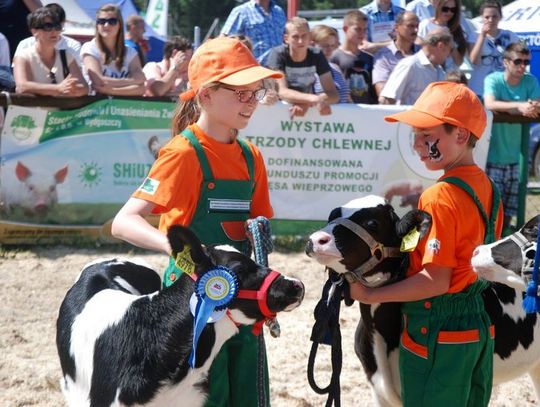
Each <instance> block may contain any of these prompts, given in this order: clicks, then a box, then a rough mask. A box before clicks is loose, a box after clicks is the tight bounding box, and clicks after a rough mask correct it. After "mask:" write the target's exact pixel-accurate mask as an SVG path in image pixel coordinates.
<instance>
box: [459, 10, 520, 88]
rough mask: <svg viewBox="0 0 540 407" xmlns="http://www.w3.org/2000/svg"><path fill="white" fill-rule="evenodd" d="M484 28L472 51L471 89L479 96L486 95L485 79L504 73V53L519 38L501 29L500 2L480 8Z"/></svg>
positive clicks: (477, 37)
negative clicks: (497, 72)
mask: <svg viewBox="0 0 540 407" xmlns="http://www.w3.org/2000/svg"><path fill="white" fill-rule="evenodd" d="M480 16H481V17H482V28H480V29H479V30H478V32H477V34H476V42H475V43H474V46H473V48H472V50H471V62H472V64H473V68H474V69H473V71H472V73H471V80H470V84H469V87H470V88H471V89H472V90H473V92H474V93H476V94H477V95H478V96H481V97H482V96H483V95H484V79H485V77H486V76H488V75H489V74H490V73H492V72H495V71H504V65H503V52H504V50H505V48H506V47H507V46H508V45H510V44H511V43H514V42H519V37H518V36H517V34H515V33H513V32H512V31H508V30H503V29H500V28H499V22H500V21H501V18H502V8H501V4H500V3H499V2H498V1H494V0H488V1H486V2H484V3H483V4H482V5H481V6H480Z"/></svg>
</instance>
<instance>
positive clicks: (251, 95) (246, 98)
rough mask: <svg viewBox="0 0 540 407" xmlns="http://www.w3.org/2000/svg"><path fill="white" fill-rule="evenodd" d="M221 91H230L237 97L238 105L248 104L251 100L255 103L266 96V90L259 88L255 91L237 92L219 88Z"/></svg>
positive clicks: (222, 87) (224, 87)
mask: <svg viewBox="0 0 540 407" xmlns="http://www.w3.org/2000/svg"><path fill="white" fill-rule="evenodd" d="M220 88H221V89H227V90H231V91H233V92H234V93H236V95H237V96H238V101H239V102H240V103H249V102H251V101H252V100H253V99H255V100H256V101H257V102H260V101H261V100H263V98H264V96H265V95H266V88H260V89H256V90H248V89H245V90H238V89H233V88H228V87H226V86H220Z"/></svg>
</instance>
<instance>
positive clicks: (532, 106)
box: [518, 100, 539, 119]
mask: <svg viewBox="0 0 540 407" xmlns="http://www.w3.org/2000/svg"><path fill="white" fill-rule="evenodd" d="M518 111H519V112H520V113H521V114H522V115H523V116H525V117H530V118H533V119H535V118H537V117H538V115H539V112H538V102H536V101H532V100H529V101H527V102H523V103H520V104H519V106H518Z"/></svg>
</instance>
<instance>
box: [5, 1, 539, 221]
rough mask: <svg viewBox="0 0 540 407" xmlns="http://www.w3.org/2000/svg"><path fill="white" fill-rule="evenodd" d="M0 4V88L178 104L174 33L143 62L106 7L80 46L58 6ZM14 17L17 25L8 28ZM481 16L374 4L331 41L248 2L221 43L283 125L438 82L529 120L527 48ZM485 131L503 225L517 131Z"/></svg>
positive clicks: (398, 97)
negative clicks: (245, 66) (261, 72)
mask: <svg viewBox="0 0 540 407" xmlns="http://www.w3.org/2000/svg"><path fill="white" fill-rule="evenodd" d="M8 3H9V4H8ZM8 3H6V4H8V5H7V6H5V7H4V9H5V8H6V7H8V8H9V12H10V13H13V18H12V19H9V18H6V16H5V13H0V90H7V91H10V92H13V91H16V92H19V93H29V94H36V95H48V96H72V97H73V96H82V95H86V94H105V95H118V96H143V95H144V96H169V97H177V96H178V95H179V94H180V93H181V92H183V91H185V90H186V89H188V88H189V83H188V80H187V68H188V64H189V61H190V58H191V56H192V53H193V46H192V44H191V42H190V41H189V40H188V39H186V38H183V37H181V36H173V37H171V38H169V39H168V40H167V42H166V43H165V46H164V53H163V59H162V60H161V61H159V62H147V61H146V55H145V54H146V51H147V42H146V40H145V38H144V32H145V23H144V20H143V19H142V17H140V16H138V15H132V16H128V17H127V18H126V23H125V25H124V19H123V16H122V14H121V12H120V9H119V8H118V7H117V6H115V5H113V4H106V5H104V6H102V7H100V8H99V10H98V11H97V14H96V18H95V37H94V38H93V39H92V40H90V41H88V42H86V43H84V44H82V46H81V44H80V43H79V42H78V41H75V40H74V39H72V38H69V37H67V36H65V35H62V31H63V27H64V24H65V20H66V15H65V11H64V9H63V8H62V7H61V6H60V5H59V4H56V3H51V4H48V5H46V6H45V7H40V6H41V4H40V1H39V0H20V1H15V0H13V1H10V2H8ZM0 11H5V10H0ZM15 15H16V16H15ZM21 15H22V16H23V17H22V18H23V19H24V18H26V24H24V26H21V24H19V25H17V24H14V22H16V21H19V20H20V19H21V17H20V16H21ZM480 17H481V26H480V28H479V29H475V27H474V25H473V24H472V23H471V22H469V21H468V20H467V19H465V18H464V16H463V13H462V5H461V0H413V1H411V2H409V3H408V4H407V5H406V7H405V9H402V8H400V7H397V6H395V5H393V4H392V1H391V0H373V1H372V2H371V3H369V4H368V5H366V6H364V7H362V8H361V9H358V10H357V9H355V10H350V11H349V12H347V13H346V14H345V16H344V18H343V42H342V43H341V44H340V35H339V34H338V32H337V31H336V30H335V29H333V28H331V27H328V26H325V25H322V24H320V25H315V26H313V27H310V25H309V23H308V21H307V20H305V19H304V18H300V17H293V18H292V19H290V20H286V17H285V13H284V11H283V9H282V8H281V7H280V6H279V5H277V4H276V3H275V2H274V0H249V1H247V2H246V3H244V4H242V5H240V6H237V7H235V8H234V9H233V10H232V11H231V13H230V15H229V17H228V18H227V20H226V22H225V24H224V26H223V28H222V31H221V34H220V35H226V36H233V37H236V38H238V39H239V40H241V41H242V42H243V43H244V44H245V45H246V46H247V47H248V48H249V49H250V50H251V52H252V53H253V54H254V55H255V57H256V58H257V59H258V60H259V62H260V63H261V64H263V65H265V66H267V67H269V68H272V69H276V70H279V71H282V72H283V73H284V74H285V76H284V78H282V79H279V80H277V81H273V80H266V81H265V87H267V88H268V91H267V94H266V96H265V98H264V99H263V100H262V101H261V103H266V104H271V103H275V102H277V101H278V100H280V99H281V100H283V101H285V102H287V103H289V104H290V115H291V118H292V117H295V116H303V115H305V113H306V112H307V111H308V110H309V109H311V108H315V109H316V110H317V111H318V112H319V114H321V115H329V114H331V113H332V108H331V106H332V105H333V104H336V103H363V104H377V103H380V104H402V105H412V104H413V103H414V102H415V101H416V99H417V97H418V96H419V95H420V93H421V92H422V91H423V90H424V89H425V88H426V86H427V85H428V84H429V83H431V82H435V81H440V80H451V81H457V82H462V83H465V84H467V85H468V86H469V87H470V88H471V89H472V90H473V91H474V92H475V93H476V94H477V95H478V97H479V98H481V100H483V101H484V100H485V106H486V107H487V108H488V109H492V110H494V111H504V112H510V113H515V114H522V115H525V116H528V117H533V118H536V117H538V115H539V112H540V107H539V102H540V87H539V85H538V80H537V79H536V78H535V77H534V76H533V75H531V74H530V73H528V72H527V71H528V65H529V64H530V52H529V50H528V49H527V47H526V46H525V45H523V44H522V43H520V42H519V38H518V36H517V35H516V34H515V33H513V32H511V31H508V30H503V29H500V28H499V27H498V24H499V22H500V20H501V18H502V7H501V4H500V3H499V2H497V1H496V0H486V1H485V2H484V3H483V4H482V5H481V7H480ZM4 34H5V35H4ZM463 66H468V67H469V69H468V70H467V71H466V72H467V73H465V72H464V71H462V67H463ZM2 114H3V112H2V111H1V110H0V115H2ZM0 122H1V117H0ZM512 126H514V127H512ZM493 129H494V130H493V134H492V142H491V147H490V151H489V157H488V174H490V175H491V176H492V177H493V178H494V179H495V180H496V182H498V183H499V184H500V187H501V189H502V192H503V194H502V195H503V202H504V206H505V208H508V213H506V215H507V218H510V217H511V216H513V215H514V214H515V209H516V208H515V206H516V205H515V202H516V199H517V198H516V194H517V192H516V188H517V187H516V184H517V182H518V181H516V180H517V178H518V174H517V171H518V170H517V163H516V162H514V161H515V160H516V157H518V154H517V153H516V148H517V147H516V146H517V145H518V144H519V143H518V142H517V141H516V140H519V137H517V136H515V134H517V132H519V129H516V128H515V125H510V124H507V125H498V124H496V125H494V127H493ZM516 143H517V144H516ZM508 157H512V159H509V158H508ZM507 225H508V224H507Z"/></svg>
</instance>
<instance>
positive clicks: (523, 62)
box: [484, 42, 540, 233]
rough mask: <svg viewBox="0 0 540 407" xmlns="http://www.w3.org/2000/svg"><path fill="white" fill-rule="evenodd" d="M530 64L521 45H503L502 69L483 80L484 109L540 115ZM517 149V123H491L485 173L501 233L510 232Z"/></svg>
mask: <svg viewBox="0 0 540 407" xmlns="http://www.w3.org/2000/svg"><path fill="white" fill-rule="evenodd" d="M530 63H531V53H530V51H529V49H528V48H527V46H526V45H525V44H523V43H521V42H515V43H513V44H510V45H509V46H508V47H506V49H505V50H504V54H503V64H504V71H503V72H493V73H490V74H489V75H488V76H486V79H485V81H484V103H485V106H486V108H488V109H490V110H494V111H497V112H506V113H510V114H516V115H523V116H525V117H531V118H538V117H539V116H540V86H539V85H538V80H537V79H536V77H535V76H533V75H531V74H530V73H528V72H527V68H528V66H529V65H530ZM520 151H521V126H520V125H519V124H511V123H493V127H492V128H491V141H490V143H489V152H488V158H487V166H486V172H487V174H488V175H489V176H490V177H491V179H492V180H493V181H494V182H495V184H496V185H497V187H498V188H499V190H500V191H501V199H502V204H503V208H504V227H505V228H506V232H505V233H508V232H511V230H512V227H511V222H512V219H513V217H514V216H516V215H517V209H518V191H519V156H520Z"/></svg>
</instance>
